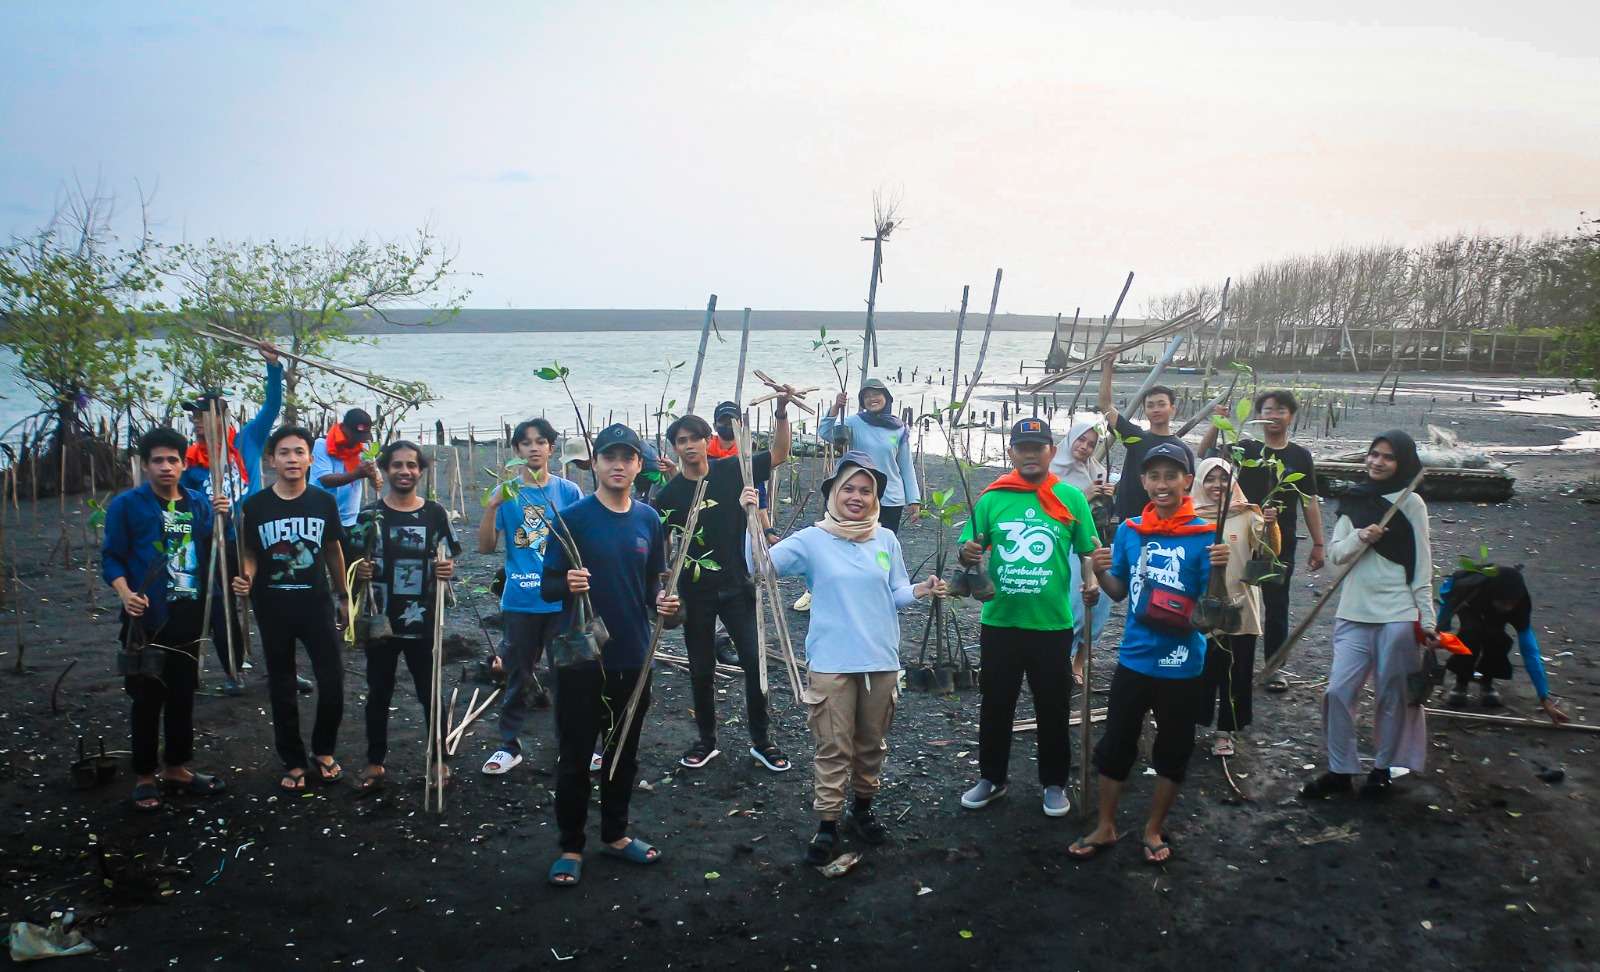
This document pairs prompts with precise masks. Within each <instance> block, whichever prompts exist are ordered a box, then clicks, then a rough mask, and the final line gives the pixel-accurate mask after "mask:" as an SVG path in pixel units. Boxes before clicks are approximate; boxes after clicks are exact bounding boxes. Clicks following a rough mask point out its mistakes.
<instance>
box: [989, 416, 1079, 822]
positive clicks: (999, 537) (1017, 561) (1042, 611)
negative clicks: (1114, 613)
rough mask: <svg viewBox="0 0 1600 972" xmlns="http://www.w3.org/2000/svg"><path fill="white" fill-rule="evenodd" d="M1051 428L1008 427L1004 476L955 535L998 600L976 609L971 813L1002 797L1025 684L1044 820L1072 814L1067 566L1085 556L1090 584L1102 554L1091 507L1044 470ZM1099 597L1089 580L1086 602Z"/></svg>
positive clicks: (1037, 423) (1033, 421) (1035, 424)
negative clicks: (977, 693) (977, 689)
mask: <svg viewBox="0 0 1600 972" xmlns="http://www.w3.org/2000/svg"><path fill="white" fill-rule="evenodd" d="M1055 452H1056V449H1055V440H1054V438H1052V437H1051V434H1050V426H1049V425H1047V424H1046V423H1045V422H1044V421H1043V420H1041V419H1038V418H1025V419H1022V420H1020V421H1018V422H1017V423H1016V424H1015V425H1013V426H1012V427H1011V448H1010V452H1009V455H1010V457H1011V471H1010V472H1008V473H1006V474H1005V475H1004V476H1001V477H1000V478H999V479H996V480H995V481H994V482H993V483H991V484H990V485H989V488H988V489H986V490H984V491H983V493H982V494H981V495H980V496H979V497H978V502H977V504H976V506H975V507H974V509H973V512H972V518H971V519H970V520H969V521H968V522H967V525H966V528H965V529H964V530H962V532H961V552H960V555H959V556H960V558H961V562H962V563H963V564H966V565H968V566H971V565H973V564H976V563H978V561H979V560H980V559H981V558H982V556H983V552H984V550H986V549H987V550H988V551H989V573H990V574H991V575H992V577H993V579H994V585H995V595H994V597H993V598H992V599H990V600H989V601H988V602H986V603H985V604H984V605H983V629H982V633H981V635H980V636H979V645H980V648H981V651H982V653H983V665H982V667H981V668H980V669H979V675H980V681H981V688H982V690H983V701H982V704H981V706H980V708H979V714H978V772H979V774H980V779H979V780H978V782H977V784H976V785H975V786H973V787H972V789H970V790H968V791H967V792H966V793H965V794H963V795H962V797H961V805H962V806H964V807H966V808H967V809H969V810H978V809H981V808H983V807H986V806H988V805H989V804H991V803H993V802H994V801H996V800H998V799H1000V798H1001V797H1003V796H1005V795H1006V789H1007V788H1006V777H1007V772H1008V769H1009V767H1010V762H1011V726H1012V718H1013V717H1014V716H1015V715H1016V710H1017V697H1018V696H1019V695H1020V694H1021V692H1022V679H1023V677H1024V676H1026V677H1027V679H1028V686H1029V688H1030V689H1032V691H1033V709H1034V713H1035V714H1036V715H1037V717H1038V720H1039V732H1038V739H1039V786H1040V787H1041V788H1042V789H1043V791H1044V794H1043V804H1044V812H1045V814H1046V815H1047V816H1051V817H1064V816H1066V815H1067V813H1068V812H1069V811H1070V810H1071V809H1072V804H1071V801H1069V800H1068V798H1067V779H1068V776H1069V775H1070V773H1071V769H1072V743H1071V734H1070V732H1069V731H1068V709H1069V706H1070V703H1071V697H1072V676H1071V673H1070V671H1069V668H1070V664H1071V658H1072V626H1073V618H1074V612H1075V611H1076V610H1078V607H1077V606H1076V605H1074V604H1073V602H1074V601H1076V600H1078V598H1077V597H1076V596H1075V591H1074V588H1073V584H1072V558H1074V557H1081V558H1083V565H1084V576H1086V577H1089V578H1093V576H1094V575H1093V572H1092V567H1091V566H1090V564H1089V555H1090V554H1091V553H1093V552H1094V549H1095V547H1097V546H1099V544H1098V543H1097V541H1096V539H1095V533H1094V517H1093V515H1092V514H1091V513H1090V511H1089V502H1088V500H1087V499H1085V498H1084V495H1083V492H1082V491H1081V490H1079V489H1078V487H1076V486H1071V485H1068V484H1067V483H1063V482H1061V481H1060V480H1059V479H1057V478H1056V475H1055V473H1052V472H1051V471H1050V460H1051V459H1053V458H1054V457H1055ZM1099 597H1100V590H1099V587H1098V585H1096V584H1095V582H1094V581H1093V580H1092V579H1091V580H1090V582H1089V586H1088V587H1087V588H1085V590H1084V595H1083V599H1084V600H1085V601H1087V602H1089V603H1091V604H1092V603H1093V602H1094V601H1097V600H1098V599H1099Z"/></svg>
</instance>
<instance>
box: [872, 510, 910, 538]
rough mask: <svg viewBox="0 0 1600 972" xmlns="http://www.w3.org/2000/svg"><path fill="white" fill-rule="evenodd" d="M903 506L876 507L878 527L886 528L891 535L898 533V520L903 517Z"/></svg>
mask: <svg viewBox="0 0 1600 972" xmlns="http://www.w3.org/2000/svg"><path fill="white" fill-rule="evenodd" d="M905 512H906V508H905V507H904V506H880V507H878V525H879V526H883V527H887V528H888V529H889V532H891V533H899V532H900V518H901V517H902V516H904V515H905Z"/></svg>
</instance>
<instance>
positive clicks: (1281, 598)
mask: <svg viewBox="0 0 1600 972" xmlns="http://www.w3.org/2000/svg"><path fill="white" fill-rule="evenodd" d="M1299 407H1300V406H1299V403H1298V402H1296V401H1295V397H1294V392H1291V391H1289V390H1287V389H1281V388H1278V389H1272V390H1270V391H1264V392H1262V393H1260V394H1259V395H1257V396H1256V400H1255V413H1256V418H1258V419H1260V420H1261V421H1262V423H1263V424H1262V426H1261V430H1262V436H1263V437H1264V438H1265V440H1266V441H1265V442H1261V441H1257V440H1255V439H1244V440H1242V441H1240V442H1239V446H1238V448H1239V452H1240V454H1241V456H1242V458H1244V459H1247V460H1260V459H1272V458H1277V459H1279V460H1281V461H1282V463H1283V475H1284V476H1289V475H1290V474H1292V473H1300V474H1301V476H1302V477H1303V478H1301V479H1299V480H1296V481H1295V483H1294V484H1293V485H1294V486H1295V487H1296V488H1297V489H1298V491H1296V489H1289V488H1284V489H1280V490H1279V491H1278V492H1277V494H1276V495H1274V496H1273V497H1272V499H1271V502H1272V504H1273V505H1274V506H1277V507H1279V512H1278V530H1279V532H1280V533H1281V534H1282V538H1283V539H1282V547H1281V548H1280V549H1279V551H1278V557H1279V559H1280V560H1282V561H1283V571H1282V573H1283V579H1282V581H1281V582H1280V583H1276V584H1262V585H1261V605H1262V625H1261V627H1262V633H1261V649H1262V651H1263V652H1264V654H1265V657H1268V658H1270V657H1272V653H1273V652H1275V651H1277V650H1278V648H1279V647H1281V646H1282V645H1283V640H1284V639H1285V638H1287V637H1288V636H1289V580H1290V579H1291V578H1292V577H1293V576H1294V558H1295V551H1296V549H1297V547H1298V545H1299V541H1298V538H1297V537H1296V536H1295V531H1296V529H1297V527H1298V525H1299V516H1300V508H1301V506H1304V507H1305V512H1306V532H1307V533H1309V534H1310V535H1311V551H1310V552H1309V553H1308V554H1307V555H1306V567H1307V568H1308V569H1310V570H1321V569H1322V564H1323V543H1322V540H1323V533H1322V508H1321V507H1320V506H1319V505H1318V504H1317V465H1316V461H1315V460H1313V459H1312V458H1311V452H1310V451H1309V450H1307V449H1306V447H1305V446H1303V445H1300V444H1299V443H1296V442H1291V441H1290V440H1289V427H1290V426H1291V425H1293V424H1294V414H1295V412H1296V411H1297V410H1298V409H1299ZM1217 412H1218V414H1221V415H1226V414H1227V406H1225V405H1219V406H1217ZM1216 441H1217V428H1216V426H1211V427H1210V428H1208V429H1207V430H1206V434H1205V437H1204V438H1202V439H1201V440H1200V451H1201V452H1202V453H1205V454H1207V455H1215V454H1217V451H1216V449H1215V445H1216ZM1230 452H1231V450H1230ZM1276 484H1277V471H1276V470H1275V469H1274V468H1273V467H1272V465H1271V464H1269V463H1265V462H1261V463H1258V464H1257V465H1254V466H1240V467H1239V488H1240V489H1242V490H1244V495H1245V498H1246V499H1248V500H1249V501H1250V502H1252V503H1261V502H1263V501H1264V500H1266V498H1267V494H1268V493H1271V492H1272V488H1273V486H1275V485H1276ZM1267 688H1268V689H1269V690H1271V691H1274V692H1283V691H1286V690H1287V689H1288V688H1289V682H1288V680H1287V679H1286V678H1284V677H1283V675H1281V674H1275V675H1273V676H1272V678H1271V679H1269V680H1268V682H1267Z"/></svg>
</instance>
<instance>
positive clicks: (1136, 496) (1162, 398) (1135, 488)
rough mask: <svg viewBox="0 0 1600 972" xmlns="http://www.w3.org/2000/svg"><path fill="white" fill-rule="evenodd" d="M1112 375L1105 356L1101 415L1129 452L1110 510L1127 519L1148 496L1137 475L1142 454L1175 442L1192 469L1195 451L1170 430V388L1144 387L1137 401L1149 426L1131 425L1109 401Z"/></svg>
mask: <svg viewBox="0 0 1600 972" xmlns="http://www.w3.org/2000/svg"><path fill="white" fill-rule="evenodd" d="M1114 374H1115V367H1114V365H1113V363H1112V360H1111V358H1106V360H1105V362H1104V363H1103V364H1101V366H1100V414H1102V415H1104V416H1105V420H1106V428H1109V429H1111V430H1113V431H1114V432H1116V433H1117V436H1118V438H1119V439H1121V441H1122V444H1123V448H1125V449H1126V450H1127V453H1128V454H1127V456H1126V457H1125V458H1124V459H1123V461H1122V468H1123V472H1124V475H1123V477H1122V478H1121V479H1119V480H1117V488H1116V492H1115V493H1114V494H1113V497H1112V510H1113V512H1114V513H1115V514H1116V518H1117V519H1118V520H1126V519H1130V518H1132V517H1135V516H1138V515H1139V513H1140V511H1141V510H1143V509H1144V505H1145V503H1146V502H1148V501H1149V499H1150V497H1149V496H1146V495H1145V491H1144V486H1143V477H1141V476H1140V475H1139V470H1140V469H1142V468H1144V466H1143V463H1144V457H1145V454H1146V453H1147V452H1149V451H1150V450H1151V449H1153V448H1155V447H1156V446H1158V445H1161V444H1162V443H1166V444H1169V445H1176V446H1177V447H1178V448H1180V449H1182V450H1183V451H1185V452H1187V453H1189V467H1190V469H1191V470H1192V469H1193V468H1194V451H1193V450H1191V449H1190V448H1189V446H1188V444H1187V443H1185V442H1184V441H1183V440H1182V439H1180V438H1178V436H1176V435H1174V434H1173V432H1172V419H1173V416H1174V415H1175V414H1176V411H1177V396H1176V394H1175V393H1174V392H1173V390H1172V389H1171V388H1169V387H1167V386H1166V385H1152V386H1151V387H1150V388H1147V389H1145V392H1144V399H1143V400H1142V401H1141V402H1140V403H1139V404H1140V405H1142V406H1143V407H1144V417H1145V418H1146V419H1148V420H1149V422H1150V427H1149V428H1148V429H1143V428H1140V427H1139V426H1137V425H1134V424H1133V422H1132V421H1130V420H1129V419H1128V417H1127V416H1126V415H1123V414H1121V413H1120V412H1118V411H1117V408H1116V406H1115V405H1113V404H1112V402H1111V380H1112V377H1113V375H1114ZM1128 474H1131V475H1128Z"/></svg>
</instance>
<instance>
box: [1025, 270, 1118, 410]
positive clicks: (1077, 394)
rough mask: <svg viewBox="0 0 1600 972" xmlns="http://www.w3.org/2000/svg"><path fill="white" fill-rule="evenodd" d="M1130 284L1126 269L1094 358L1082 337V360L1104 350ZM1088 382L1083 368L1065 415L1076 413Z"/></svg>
mask: <svg viewBox="0 0 1600 972" xmlns="http://www.w3.org/2000/svg"><path fill="white" fill-rule="evenodd" d="M1132 286H1133V271H1132V270H1129V271H1128V279H1126V280H1124V281H1123V282H1122V293H1120V294H1118V295H1117V303H1116V305H1115V306H1113V307H1112V308H1111V316H1110V317H1108V318H1106V326H1105V330H1103V331H1101V332H1100V342H1099V343H1098V344H1096V345H1095V347H1094V353H1095V358H1094V359H1092V358H1091V357H1090V356H1089V338H1088V336H1087V335H1086V336H1085V337H1084V339H1083V350H1084V362H1085V363H1087V362H1089V361H1090V360H1095V359H1097V358H1098V356H1099V354H1100V352H1102V351H1104V350H1105V347H1106V339H1107V338H1109V337H1111V328H1112V326H1113V325H1115V324H1116V323H1117V315H1118V314H1120V313H1122V301H1123V300H1124V299H1125V298H1126V297H1127V296H1128V288H1129V287H1132ZM1068 367H1069V368H1070V367H1071V365H1068ZM1040 384H1043V383H1042V382H1041V383H1040ZM1088 384H1089V371H1088V369H1084V372H1083V380H1082V381H1080V382H1078V390H1077V391H1076V392H1074V393H1073V396H1072V404H1071V405H1069V406H1067V415H1068V416H1072V415H1076V414H1077V413H1078V400H1079V399H1080V398H1082V397H1083V390H1084V388H1086V387H1088ZM1033 390H1037V389H1033Z"/></svg>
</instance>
